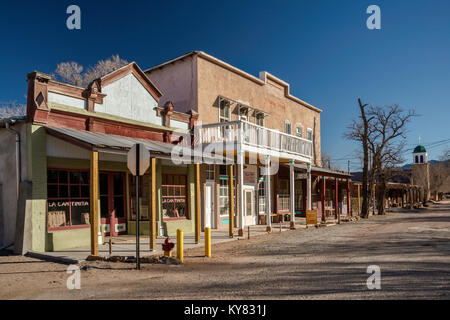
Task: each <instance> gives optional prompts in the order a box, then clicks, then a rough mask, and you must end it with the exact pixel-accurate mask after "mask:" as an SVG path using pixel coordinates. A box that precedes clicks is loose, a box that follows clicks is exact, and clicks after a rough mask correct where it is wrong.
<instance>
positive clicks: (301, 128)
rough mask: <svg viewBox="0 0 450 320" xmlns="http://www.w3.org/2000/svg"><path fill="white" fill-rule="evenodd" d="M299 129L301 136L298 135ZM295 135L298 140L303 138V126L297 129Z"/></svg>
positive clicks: (298, 126)
mask: <svg viewBox="0 0 450 320" xmlns="http://www.w3.org/2000/svg"><path fill="white" fill-rule="evenodd" d="M298 129H300V135H299V134H298V131H299V130H298ZM295 135H296V136H297V137H298V138H303V126H301V125H297V126H296V127H295Z"/></svg>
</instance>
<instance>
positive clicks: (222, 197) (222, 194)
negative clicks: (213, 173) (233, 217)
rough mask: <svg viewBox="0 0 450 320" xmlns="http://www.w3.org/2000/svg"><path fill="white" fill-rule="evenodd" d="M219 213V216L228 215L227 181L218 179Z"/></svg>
mask: <svg viewBox="0 0 450 320" xmlns="http://www.w3.org/2000/svg"><path fill="white" fill-rule="evenodd" d="M219 212H220V215H221V216H227V215H228V179H220V186H219Z"/></svg>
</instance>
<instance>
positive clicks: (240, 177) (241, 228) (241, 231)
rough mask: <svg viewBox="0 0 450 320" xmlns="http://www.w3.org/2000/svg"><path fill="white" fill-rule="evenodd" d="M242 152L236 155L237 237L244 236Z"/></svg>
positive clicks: (243, 159)
mask: <svg viewBox="0 0 450 320" xmlns="http://www.w3.org/2000/svg"><path fill="white" fill-rule="evenodd" d="M244 161H245V158H244V152H243V151H242V150H241V151H239V154H238V170H239V174H238V177H237V178H238V182H239V189H238V190H239V231H238V232H239V236H240V237H243V236H244V233H245V231H244V229H245V213H244V210H245V207H244V206H245V194H244Z"/></svg>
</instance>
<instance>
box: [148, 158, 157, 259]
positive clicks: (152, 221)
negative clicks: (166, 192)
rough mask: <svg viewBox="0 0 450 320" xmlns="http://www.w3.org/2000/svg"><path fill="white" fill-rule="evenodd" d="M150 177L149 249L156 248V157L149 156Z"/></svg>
mask: <svg viewBox="0 0 450 320" xmlns="http://www.w3.org/2000/svg"><path fill="white" fill-rule="evenodd" d="M150 165H151V178H150V192H151V194H150V199H151V201H152V203H151V209H150V210H151V211H150V223H149V227H150V230H149V231H150V233H149V234H150V250H152V251H155V250H156V158H151V164H150Z"/></svg>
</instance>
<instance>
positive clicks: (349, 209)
mask: <svg viewBox="0 0 450 320" xmlns="http://www.w3.org/2000/svg"><path fill="white" fill-rule="evenodd" d="M350 187H351V186H350V180H349V179H347V217H350V216H351V215H352V211H351V208H350V206H351V205H352V202H351V198H350V197H351V196H352V193H351V192H350Z"/></svg>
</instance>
